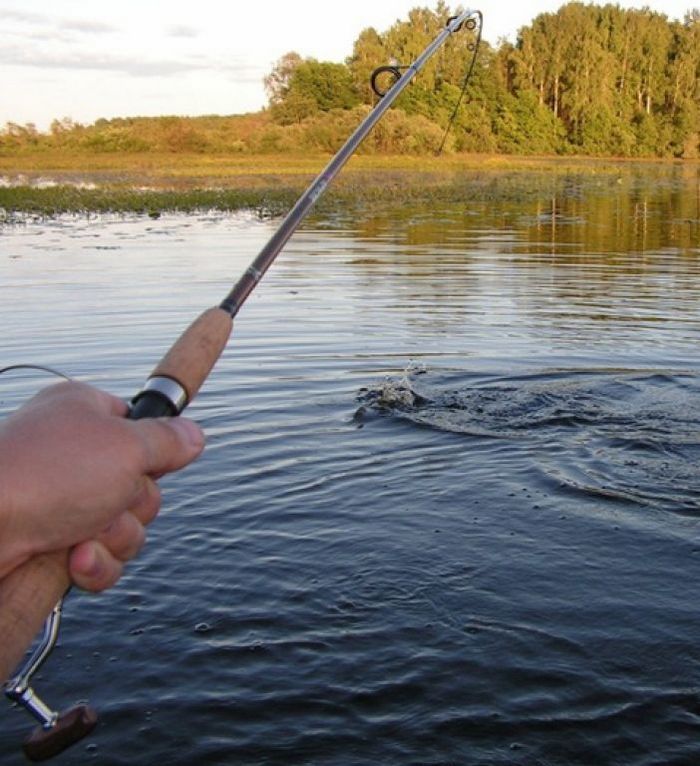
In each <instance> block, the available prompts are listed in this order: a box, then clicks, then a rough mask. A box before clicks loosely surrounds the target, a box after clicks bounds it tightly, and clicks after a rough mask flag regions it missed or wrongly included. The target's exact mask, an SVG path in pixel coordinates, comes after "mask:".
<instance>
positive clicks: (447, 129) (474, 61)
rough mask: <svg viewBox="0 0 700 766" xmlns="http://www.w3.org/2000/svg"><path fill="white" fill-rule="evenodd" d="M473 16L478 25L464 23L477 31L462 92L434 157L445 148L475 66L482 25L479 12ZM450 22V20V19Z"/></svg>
mask: <svg viewBox="0 0 700 766" xmlns="http://www.w3.org/2000/svg"><path fill="white" fill-rule="evenodd" d="M474 15H475V16H478V17H479V23H478V24H477V23H476V21H474V19H467V21H465V22H464V25H465V26H466V27H467V29H471V30H473V29H475V28H476V29H477V33H476V40H475V42H473V43H470V44H469V49H470V50H471V51H472V52H473V55H472V60H471V63H470V64H469V68H468V69H467V74H466V76H465V77H464V82H463V83H462V90H461V92H460V94H459V98H458V99H457V103H456V104H455V108H454V110H453V112H452V116H451V117H450V119H449V120H448V122H447V127H446V128H445V134H444V135H443V137H442V142H441V143H440V148H439V149H438V150H437V152H435V156H438V155H440V154H442V150H443V148H444V147H445V141H447V135H448V133H449V132H450V128H451V127H452V125H453V123H454V121H455V120H456V119H457V112H458V111H459V107H460V106H461V105H462V101H463V100H464V95H465V94H466V92H467V87H468V86H469V82H470V80H471V77H472V72H473V71H474V65H475V64H476V56H477V53H478V52H479V45H480V44H481V30H482V28H483V26H484V24H483V16H482V13H481V11H475V12H474ZM452 18H457V17H456V16H453V17H452ZM450 20H451V19H450Z"/></svg>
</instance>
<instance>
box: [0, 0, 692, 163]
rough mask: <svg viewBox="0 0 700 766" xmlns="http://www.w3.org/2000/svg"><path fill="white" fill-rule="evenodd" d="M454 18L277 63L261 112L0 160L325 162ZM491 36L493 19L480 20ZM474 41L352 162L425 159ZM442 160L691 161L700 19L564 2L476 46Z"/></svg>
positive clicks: (77, 137)
mask: <svg viewBox="0 0 700 766" xmlns="http://www.w3.org/2000/svg"><path fill="white" fill-rule="evenodd" d="M451 15H453V12H452V11H451V10H450V8H449V6H447V5H446V3H445V2H444V1H443V0H439V1H438V2H437V5H436V6H435V7H434V9H430V8H414V9H413V10H412V11H410V13H409V16H408V19H407V20H406V21H398V22H396V23H395V24H394V25H393V26H392V27H390V28H389V29H388V30H386V31H385V32H381V33H380V32H378V31H377V30H375V29H373V28H368V29H365V30H363V31H362V32H361V33H360V35H359V36H358V38H357V40H356V41H355V43H354V45H353V50H352V53H351V55H350V56H349V57H348V58H347V59H346V60H345V61H344V62H342V63H338V62H326V61H317V60H315V59H313V58H308V57H307V58H304V57H302V56H301V55H300V54H299V53H297V52H290V53H288V54H286V55H285V56H283V57H282V58H281V59H280V60H279V61H278V62H277V63H276V64H275V65H274V67H273V68H272V71H271V72H270V73H269V75H268V76H267V77H266V78H265V87H266V91H267V94H268V97H269V104H268V107H267V108H266V109H265V110H263V112H262V113H260V114H257V115H248V116H233V117H204V118H182V117H162V118H150V119H149V118H122V119H117V120H98V121H97V122H96V123H95V124H94V125H92V126H87V127H86V126H81V125H77V124H75V123H73V122H71V121H70V120H63V121H55V122H54V124H53V125H52V127H51V131H50V133H49V134H42V133H39V132H38V131H36V130H35V129H33V126H31V125H29V126H19V125H12V124H9V125H8V126H7V127H6V129H5V130H4V131H3V132H2V134H1V135H0V149H5V150H13V149H14V150H16V149H18V148H19V149H21V148H26V147H27V146H29V147H34V148H42V147H49V146H54V147H55V146H64V147H66V148H77V149H87V150H91V151H175V152H177V151H195V152H245V153H261V152H265V153H271V152H285V151H288V152H294V151H323V152H326V151H334V150H336V149H337V148H338V147H339V146H340V144H341V143H342V141H343V140H344V139H345V138H346V137H347V136H348V135H349V133H350V132H351V130H352V129H353V128H354V127H355V125H356V124H357V123H358V122H359V120H360V119H361V118H362V117H363V116H364V115H365V114H366V113H367V111H368V110H369V109H370V108H371V107H372V105H373V104H374V103H376V99H377V96H376V94H375V93H374V92H373V91H372V89H371V87H370V77H371V73H372V71H373V70H374V69H375V68H376V67H377V66H380V65H382V64H387V63H389V62H399V63H401V64H408V63H411V62H412V61H413V60H414V59H415V58H416V57H417V56H418V55H419V54H420V52H421V51H422V50H423V49H424V48H425V46H426V45H427V44H428V43H429V42H430V41H431V40H432V39H433V38H434V37H435V36H436V35H437V34H438V33H439V31H440V29H441V28H442V27H443V26H444V25H445V23H446V22H447V20H448V18H449V17H450V16H451ZM486 23H487V24H488V18H487V20H486ZM475 42H476V41H475V38H474V34H473V33H471V32H469V31H466V30H463V31H460V32H459V33H457V34H455V35H452V36H451V37H450V39H449V40H448V41H447V43H446V44H445V45H444V46H443V48H441V49H440V51H439V52H438V53H437V54H436V55H435V56H434V57H433V58H432V59H431V61H430V62H429V63H428V65H427V66H426V68H425V69H424V70H423V71H422V72H421V73H420V74H419V75H418V76H417V77H416V78H415V80H414V82H413V83H411V85H410V87H409V88H407V89H406V91H405V92H404V93H403V94H402V95H401V97H400V98H399V99H398V100H397V102H396V107H395V108H394V109H393V110H391V111H390V112H389V113H388V114H387V116H386V117H385V118H384V120H382V121H381V122H380V123H379V124H378V125H377V127H376V128H375V130H374V131H373V132H372V134H371V135H370V137H369V138H368V139H367V140H366V141H365V143H364V144H363V146H362V148H361V150H362V151H364V152H367V153H416V154H421V153H429V152H433V151H435V150H436V149H437V147H438V146H439V145H440V143H441V141H442V138H443V135H444V131H445V128H446V127H447V125H448V123H449V121H450V119H451V116H452V114H453V112H454V110H455V108H456V106H457V104H458V103H459V99H460V92H461V90H462V85H463V82H464V78H465V74H466V68H467V67H468V65H469V62H470V61H471V58H472V55H473V46H474V44H475ZM465 95H466V98H465V99H464V101H463V102H462V103H461V105H460V106H459V108H458V109H457V111H456V116H455V120H454V124H453V126H452V129H451V132H450V134H449V137H448V142H447V146H446V149H447V151H452V152H497V153H506V154H586V155H606V156H621V157H683V158H697V157H698V156H700V10H697V9H694V10H690V11H688V13H687V14H686V16H685V18H684V20H683V21H671V20H669V19H668V18H667V17H666V16H665V15H664V14H661V13H657V12H654V11H651V10H649V9H647V8H645V9H642V10H636V9H623V8H621V7H620V6H618V5H612V4H606V5H595V4H583V3H581V2H570V3H567V4H566V5H563V6H562V7H561V8H560V9H559V10H558V11H556V12H555V13H543V14H540V15H539V16H537V17H536V18H535V19H534V20H533V21H532V23H531V24H530V25H529V26H526V27H523V28H522V29H521V30H520V31H519V34H518V37H517V40H516V42H515V43H514V44H512V43H509V42H507V41H500V42H499V44H498V45H496V46H492V45H489V44H488V43H487V42H485V41H482V42H481V44H480V45H479V48H478V53H477V58H476V64H475V67H474V70H473V73H472V77H471V78H470V80H469V83H468V86H467V90H466V94H465Z"/></svg>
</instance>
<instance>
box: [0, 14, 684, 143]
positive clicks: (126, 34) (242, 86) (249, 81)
mask: <svg viewBox="0 0 700 766" xmlns="http://www.w3.org/2000/svg"><path fill="white" fill-rule="evenodd" d="M563 2H564V0H531V2H529V3H526V2H523V0H488V2H486V0H485V2H483V3H482V4H481V5H475V6H473V7H474V8H477V9H478V10H481V12H482V13H483V14H484V30H483V34H484V38H485V39H486V40H488V41H489V42H491V43H494V44H496V43H497V42H498V40H499V39H500V38H507V39H509V40H511V41H513V42H514V41H515V39H516V35H517V31H518V29H519V28H520V27H522V26H525V25H527V24H529V23H530V22H531V21H532V19H533V18H534V17H535V16H537V15H538V14H539V13H544V12H547V11H555V10H557V8H559V7H560V6H561V5H562V4H563ZM619 4H620V5H622V6H623V7H629V8H642V7H645V6H646V7H649V8H651V9H652V10H656V11H660V12H662V13H665V14H666V15H667V16H668V17H669V18H671V19H673V18H676V19H682V18H683V16H684V14H685V12H686V11H687V10H688V9H689V8H691V7H693V0H642V1H641V2H637V1H636V0H622V2H620V3H619ZM695 4H696V5H697V0H695ZM425 5H427V6H428V7H431V8H434V7H435V2H434V0H423V1H421V0H353V2H343V3H331V2H330V0H296V2H289V0H266V2H260V4H259V5H258V4H256V3H254V2H250V1H249V0H246V2H241V1H240V0H168V2H163V1H162V0H158V1H156V0H117V1H116V2H115V1H114V0H110V2H105V0H102V1H101V2H100V1H98V2H96V1H95V0H0V66H1V67H2V74H3V77H2V89H1V90H0V127H2V126H4V125H5V123H7V122H8V121H11V122H16V123H20V124H25V123H28V122H32V123H34V124H35V125H36V126H37V128H39V130H42V131H44V130H47V129H48V127H49V125H50V123H51V121H52V120H53V119H62V118H65V117H69V118H71V119H72V120H74V121H76V122H81V123H84V124H89V123H91V122H94V121H95V120H96V119H98V118H100V117H107V118H111V117H128V116H137V115H142V116H150V115H163V114H169V115H172V114H177V115H202V114H241V113H245V112H253V111H257V110H259V109H261V108H262V107H263V106H264V105H265V104H266V101H267V99H266V95H265V91H264V88H263V83H262V80H263V77H264V76H265V75H266V74H267V73H269V72H270V70H271V69H272V67H273V66H274V64H275V62H276V61H277V60H278V59H279V58H280V57H281V56H283V55H284V54H285V53H287V52H289V51H296V52H297V53H299V54H301V55H302V56H303V57H306V56H312V57H314V58H317V59H319V60H321V61H343V60H345V58H346V57H347V56H349V55H350V54H351V53H352V45H353V42H354V41H355V39H356V38H357V36H358V34H359V33H360V32H361V31H362V30H363V29H365V28H366V27H374V28H375V29H376V30H377V31H379V32H383V31H385V30H386V29H388V28H389V27H390V26H392V24H394V23H395V22H396V21H397V20H399V19H400V20H405V19H406V18H407V16H408V12H409V11H410V10H411V9H412V8H415V7H417V6H425ZM451 7H453V8H454V7H456V6H455V5H454V4H452V5H451ZM467 7H472V6H467ZM382 63H385V62H377V65H380V64H382Z"/></svg>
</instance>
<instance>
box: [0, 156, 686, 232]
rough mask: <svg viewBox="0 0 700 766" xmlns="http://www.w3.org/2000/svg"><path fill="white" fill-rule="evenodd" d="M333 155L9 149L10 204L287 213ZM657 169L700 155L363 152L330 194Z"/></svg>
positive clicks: (417, 193) (502, 192) (547, 182)
mask: <svg viewBox="0 0 700 766" xmlns="http://www.w3.org/2000/svg"><path fill="white" fill-rule="evenodd" d="M328 159H329V158H328V156H322V155H317V156H301V155H263V156H255V157H251V156H235V155H234V156H231V155H202V154H157V155H156V154H142V153H141V154H140V153H136V154H104V155H100V154H78V153H60V152H35V153H23V154H21V155H14V156H12V157H7V156H0V177H1V178H2V179H3V180H4V185H3V186H0V208H1V209H2V211H3V212H2V217H3V218H4V220H5V221H7V220H14V219H16V218H17V217H21V216H22V215H32V216H33V215H39V216H52V215H58V214H61V213H67V212H71V213H76V212H78V213H79V212H85V213H87V212H136V213H147V214H151V215H157V214H158V213H160V212H162V211H165V210H176V211H192V210H197V209H209V210H239V209H244V208H247V209H254V210H258V211H259V212H260V213H262V214H272V215H275V214H278V213H281V212H284V211H285V210H286V209H288V208H289V206H290V205H291V204H293V202H294V200H295V199H296V198H297V197H298V195H299V194H300V193H301V192H302V191H303V190H304V188H306V186H307V185H308V184H309V182H310V181H311V180H312V179H313V178H314V177H315V175H316V174H317V173H318V172H319V171H320V170H321V169H322V168H323V167H324V166H325V164H326V163H327V161H328ZM650 169H651V170H652V171H653V172H654V173H657V174H659V176H668V175H671V174H678V173H680V174H682V175H686V174H687V175H688V176H689V177H690V176H695V177H697V175H698V173H699V172H700V165H698V163H689V162H687V161H686V162H682V163H678V162H662V161H658V162H640V161H629V160H627V161H623V160H602V159H587V158H575V157H568V158H531V157H527V158H525V157H512V156H502V155H468V156H459V157H456V156H454V155H452V156H446V157H429V158H425V157H423V158H421V157H404V156H401V157H397V156H380V157H377V156H371V157H370V156H355V157H353V158H352V159H351V160H350V162H349V163H348V166H347V167H346V168H345V169H344V170H343V171H342V172H341V174H340V175H339V176H338V178H337V179H336V182H335V183H334V185H333V187H332V188H331V190H330V191H329V193H328V194H327V195H325V196H324V197H323V199H322V204H323V205H324V206H333V205H338V204H345V203H348V202H360V203H362V202H365V201H366V202H368V203H372V202H380V201H381V202H386V203H389V202H401V201H410V200H426V201H461V200H468V199H492V198H508V197H510V196H517V197H521V196H523V195H527V196H530V195H533V194H547V193H550V192H552V191H554V190H555V189H556V188H557V187H558V186H559V185H561V183H563V182H564V181H565V180H566V179H570V178H571V177H572V176H578V175H585V176H589V177H590V176H597V177H599V178H600V181H601V183H612V182H615V183H620V182H621V181H622V180H624V179H625V178H633V177H634V176H635V175H637V174H639V173H642V172H643V173H649V172H650Z"/></svg>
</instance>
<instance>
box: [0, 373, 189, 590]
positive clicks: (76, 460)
mask: <svg viewBox="0 0 700 766" xmlns="http://www.w3.org/2000/svg"><path fill="white" fill-rule="evenodd" d="M126 413H127V406H126V404H125V403H124V402H122V401H121V400H120V399H117V398H116V397H113V396H111V395H110V394H107V393H105V392H103V391H100V390H98V389H96V388H93V387H92V386H88V385H85V384H82V383H72V382H71V383H59V384H57V385H54V386H50V387H49V388H46V389H44V390H43V391H41V392H40V393H39V394H37V396H35V397H34V398H33V399H31V400H30V401H29V402H27V404H25V405H24V406H23V407H21V408H20V409H19V410H17V412H15V413H13V414H12V415H10V416H9V417H8V418H7V419H6V420H5V421H4V422H2V423H0V541H2V547H1V549H0V580H1V579H2V578H3V577H5V576H6V575H7V574H9V573H10V572H11V571H12V570H14V569H15V568H16V567H18V566H20V565H21V564H22V563H24V562H25V561H27V560H28V559H29V558H31V557H32V556H35V555H37V554H39V553H45V552H49V551H55V550H63V549H66V548H70V549H71V552H70V556H69V559H68V562H69V563H68V566H69V574H70V577H71V579H72V581H73V582H74V583H75V584H76V585H78V586H79V587H82V588H84V589H86V590H91V591H100V590H104V589H105V588H108V587H110V586H111V585H113V584H114V583H115V582H116V581H117V580H118V579H119V577H120V575H121V572H122V569H123V565H124V562H126V561H128V560H129V559H131V558H132V557H133V556H134V555H136V553H137V552H138V551H139V549H140V548H141V546H142V545H143V542H144V539H145V529H144V527H145V526H146V525H147V524H148V523H149V522H150V521H152V520H153V518H154V517H155V515H156V514H157V512H158V509H159V507H160V491H159V489H158V486H157V484H156V483H155V479H157V478H158V477H159V476H161V475H162V474H164V473H168V472H171V471H175V470H178V469H179V468H182V467H184V466H185V465H187V464H188V463H190V462H191V461H192V460H194V459H195V458H196V457H197V456H198V455H199V454H200V452H201V451H202V449H203V447H204V436H203V434H202V431H201V429H200V428H199V427H198V426H197V425H196V424H195V423H194V422H192V421H191V420H187V419H185V418H180V417H178V418H170V419H144V420H127V419H126V418H125V415H126Z"/></svg>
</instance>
